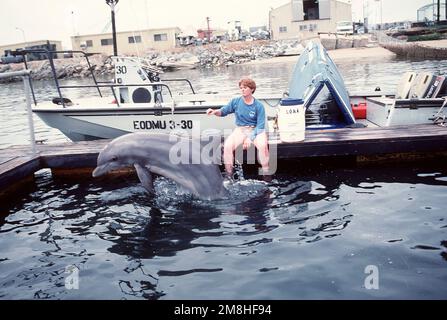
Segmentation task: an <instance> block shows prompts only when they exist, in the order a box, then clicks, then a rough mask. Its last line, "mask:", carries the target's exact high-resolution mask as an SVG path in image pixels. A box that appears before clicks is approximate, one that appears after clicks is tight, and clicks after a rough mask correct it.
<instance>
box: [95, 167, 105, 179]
mask: <svg viewBox="0 0 447 320" xmlns="http://www.w3.org/2000/svg"><path fill="white" fill-rule="evenodd" d="M106 172H107V170H106V168H105V166H104V165H102V166H99V167H96V168H95V170H93V172H92V177H93V178H96V177H99V176H102V175H103V174H105V173H106Z"/></svg>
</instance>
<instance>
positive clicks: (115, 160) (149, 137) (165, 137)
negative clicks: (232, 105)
mask: <svg viewBox="0 0 447 320" xmlns="http://www.w3.org/2000/svg"><path fill="white" fill-rule="evenodd" d="M192 142H193V140H192V139H191V138H187V137H180V136H174V139H173V136H172V135H170V134H166V133H147V132H138V133H129V134H126V135H123V136H120V137H118V138H116V139H114V140H112V141H111V142H109V143H108V144H107V145H106V146H105V147H104V148H103V149H102V150H101V152H100V153H99V155H98V160H97V167H96V168H95V170H94V171H93V173H92V175H93V177H98V176H101V175H104V174H106V173H107V172H109V171H112V170H116V169H119V168H123V167H130V166H133V167H134V168H135V170H136V172H137V175H138V178H139V179H140V181H141V183H142V185H143V186H144V188H145V189H146V190H148V191H149V192H151V193H152V192H154V187H153V179H152V175H151V173H155V174H158V175H161V176H164V177H166V178H170V179H172V180H174V181H175V182H177V183H178V184H179V185H181V186H183V187H185V188H186V189H188V190H189V191H191V193H192V194H194V195H195V196H197V197H199V198H201V199H207V200H213V199H219V198H223V197H225V196H227V194H228V191H227V189H225V187H224V185H223V177H222V174H221V172H220V169H219V166H218V165H217V164H213V163H210V164H206V163H200V164H193V161H191V159H192V157H193V156H194V153H195V154H196V156H197V153H198V154H199V155H200V152H201V144H200V142H197V140H196V141H195V142H196V143H192ZM173 148H177V149H173ZM178 149H179V150H182V151H185V150H186V151H188V152H189V155H187V160H188V161H181V162H180V163H178V162H179V161H172V154H173V150H178ZM174 154H175V152H174ZM183 162H186V163H183ZM199 162H201V161H199Z"/></svg>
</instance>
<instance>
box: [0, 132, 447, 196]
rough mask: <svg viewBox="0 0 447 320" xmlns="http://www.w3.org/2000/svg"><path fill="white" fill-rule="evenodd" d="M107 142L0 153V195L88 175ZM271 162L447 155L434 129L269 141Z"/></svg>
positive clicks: (444, 135)
mask: <svg viewBox="0 0 447 320" xmlns="http://www.w3.org/2000/svg"><path fill="white" fill-rule="evenodd" d="M108 142H110V140H96V141H84V142H75V143H63V144H51V145H50V144H42V145H37V154H36V155H33V154H32V153H31V151H30V147H28V146H20V147H11V148H7V149H2V150H0V193H6V192H7V191H8V193H9V192H10V191H11V190H14V188H15V189H17V187H18V186H19V187H20V183H23V181H29V179H30V178H32V177H33V175H34V173H35V172H36V171H38V170H40V169H44V168H49V169H51V170H52V172H53V173H56V174H57V173H58V172H62V173H63V172H72V173H73V172H84V173H86V172H87V173H90V172H91V170H93V168H94V167H96V160H97V157H98V153H99V152H100V151H101V149H102V148H103V147H104V146H105V145H106V144H107V143H108ZM269 143H270V150H271V151H273V152H272V156H275V154H274V153H276V157H277V159H300V158H311V157H336V156H354V157H371V156H372V157H377V156H383V155H393V154H402V153H418V154H425V155H427V156H430V155H433V154H435V153H440V152H441V153H442V152H447V128H446V127H441V126H437V125H433V124H427V125H412V126H394V127H375V128H356V129H347V128H344V129H334V130H319V131H306V139H305V140H304V141H302V142H298V143H281V142H280V141H279V140H278V137H276V136H274V135H272V136H270V137H269Z"/></svg>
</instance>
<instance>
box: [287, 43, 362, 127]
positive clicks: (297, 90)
mask: <svg viewBox="0 0 447 320" xmlns="http://www.w3.org/2000/svg"><path fill="white" fill-rule="evenodd" d="M324 86H326V87H327V88H328V90H329V92H330V93H331V95H332V96H333V98H334V100H335V102H336V104H337V106H338V108H339V109H340V111H341V112H342V114H343V117H344V120H345V123H346V124H347V125H351V124H353V123H355V117H354V114H353V112H352V109H351V103H350V100H349V94H348V91H347V90H346V87H345V84H344V82H343V78H342V76H341V75H340V73H339V72H338V69H337V66H336V65H335V63H334V62H333V61H332V59H331V58H330V57H329V55H328V54H327V52H326V49H324V47H323V46H322V45H321V43H319V42H316V41H309V43H308V45H307V46H306V48H305V50H304V51H303V52H302V53H301V55H300V58H299V59H298V62H297V63H296V66H295V70H294V71H293V74H292V79H291V80H290V82H289V98H293V99H302V100H303V101H304V107H305V108H306V109H307V108H308V107H309V106H310V105H311V104H312V102H313V101H314V100H315V99H316V98H317V96H318V95H319V93H320V92H321V90H322V89H323V87H324Z"/></svg>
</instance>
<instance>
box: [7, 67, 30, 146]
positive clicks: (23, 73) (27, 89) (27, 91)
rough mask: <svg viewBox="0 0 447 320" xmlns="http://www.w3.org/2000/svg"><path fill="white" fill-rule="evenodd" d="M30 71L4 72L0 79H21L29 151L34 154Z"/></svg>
mask: <svg viewBox="0 0 447 320" xmlns="http://www.w3.org/2000/svg"><path fill="white" fill-rule="evenodd" d="M30 73H31V72H30V71H29V70H21V71H14V72H5V73H0V79H7V78H13V77H22V80H23V88H24V89H25V99H26V111H27V114H28V128H29V133H30V144H31V151H32V153H33V155H34V154H36V138H35V135H34V123H33V112H32V110H31V86H30V84H31V81H30Z"/></svg>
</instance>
